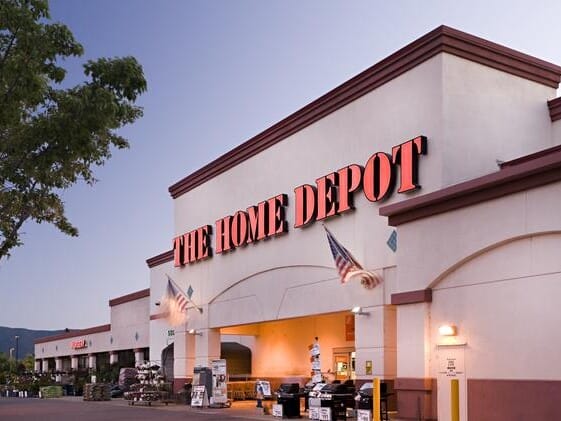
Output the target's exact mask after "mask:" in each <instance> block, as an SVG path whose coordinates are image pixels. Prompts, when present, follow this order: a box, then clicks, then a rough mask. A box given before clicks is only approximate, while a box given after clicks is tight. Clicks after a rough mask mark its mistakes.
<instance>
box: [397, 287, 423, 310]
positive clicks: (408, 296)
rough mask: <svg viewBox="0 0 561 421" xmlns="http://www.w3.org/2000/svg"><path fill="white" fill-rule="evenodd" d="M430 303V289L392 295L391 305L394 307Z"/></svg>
mask: <svg viewBox="0 0 561 421" xmlns="http://www.w3.org/2000/svg"><path fill="white" fill-rule="evenodd" d="M430 302H432V289H430V288H427V289H420V290H417V291H406V292H399V293H397V294H392V304H393V305H395V306H399V305H403V304H417V303H430Z"/></svg>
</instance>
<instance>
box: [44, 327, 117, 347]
mask: <svg viewBox="0 0 561 421" xmlns="http://www.w3.org/2000/svg"><path fill="white" fill-rule="evenodd" d="M110 330H111V325H101V326H94V327H90V328H88V329H81V330H71V331H70V332H67V333H60V334H58V335H52V336H45V337H43V338H38V339H35V341H34V343H36V344H41V343H45V342H52V341H59V340H61V339H67V338H75V337H77V336H84V335H92V334H94V333H101V332H109V331H110Z"/></svg>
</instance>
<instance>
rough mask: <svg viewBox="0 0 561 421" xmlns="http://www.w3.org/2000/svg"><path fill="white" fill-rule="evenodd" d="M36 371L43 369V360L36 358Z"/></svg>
mask: <svg viewBox="0 0 561 421" xmlns="http://www.w3.org/2000/svg"><path fill="white" fill-rule="evenodd" d="M35 371H41V360H35Z"/></svg>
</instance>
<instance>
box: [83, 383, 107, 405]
mask: <svg viewBox="0 0 561 421" xmlns="http://www.w3.org/2000/svg"><path fill="white" fill-rule="evenodd" d="M109 389H110V385H109V384H108V383H87V384H85V385H84V400H85V401H109V400H111V396H110V394H109Z"/></svg>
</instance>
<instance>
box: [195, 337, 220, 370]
mask: <svg viewBox="0 0 561 421" xmlns="http://www.w3.org/2000/svg"><path fill="white" fill-rule="evenodd" d="M197 333H200V334H201V335H196V336H195V338H196V339H195V366H203V367H210V362H211V361H212V360H218V359H220V329H200V330H197Z"/></svg>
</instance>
